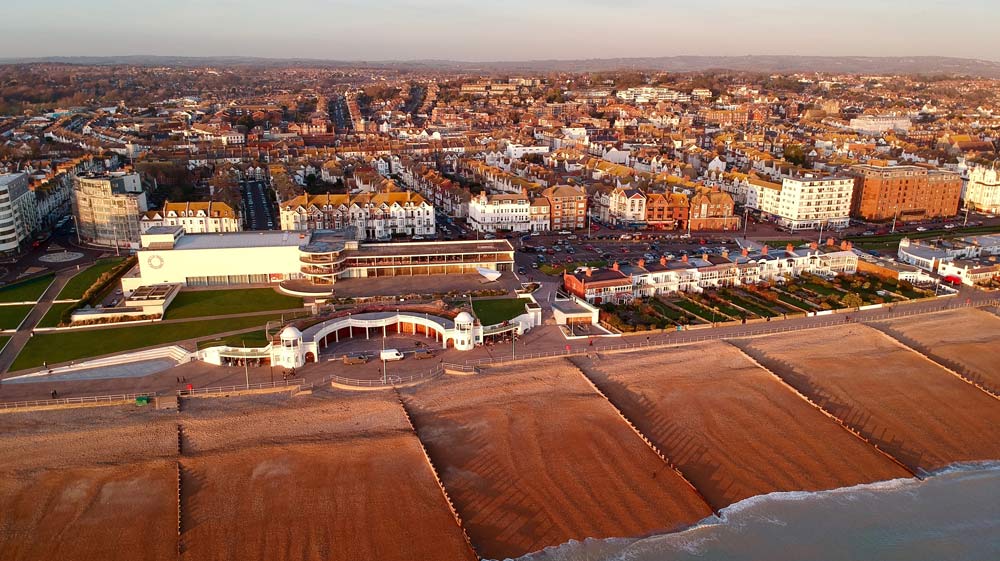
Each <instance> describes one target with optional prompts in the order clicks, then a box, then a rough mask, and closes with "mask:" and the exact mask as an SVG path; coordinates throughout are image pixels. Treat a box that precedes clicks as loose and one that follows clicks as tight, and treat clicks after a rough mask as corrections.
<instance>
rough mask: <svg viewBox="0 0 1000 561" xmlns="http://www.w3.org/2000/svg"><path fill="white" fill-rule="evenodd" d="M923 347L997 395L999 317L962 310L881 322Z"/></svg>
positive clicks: (999, 378) (999, 339)
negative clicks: (953, 364) (952, 363)
mask: <svg viewBox="0 0 1000 561" xmlns="http://www.w3.org/2000/svg"><path fill="white" fill-rule="evenodd" d="M883 325H886V326H888V327H889V329H890V331H891V332H898V333H901V334H902V335H903V336H904V337H907V338H909V339H913V340H915V341H917V342H918V343H920V344H921V345H923V346H925V347H927V348H928V349H930V350H931V352H932V353H933V354H935V355H937V356H940V357H942V358H944V359H945V360H946V361H950V362H954V363H955V364H956V365H957V366H958V367H959V368H958V371H959V372H961V373H963V374H965V375H968V377H969V378H970V379H972V380H974V381H976V382H977V383H980V384H982V385H983V386H984V387H985V388H987V389H989V390H990V391H992V392H993V393H995V394H1000V317H997V316H996V315H994V314H992V313H990V312H987V311H985V310H977V309H975V308H966V309H960V310H952V311H948V312H938V313H936V314H925V315H921V316H917V317H912V318H906V319H899V320H893V321H887V322H883Z"/></svg>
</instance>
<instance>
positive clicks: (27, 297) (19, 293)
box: [0, 273, 55, 302]
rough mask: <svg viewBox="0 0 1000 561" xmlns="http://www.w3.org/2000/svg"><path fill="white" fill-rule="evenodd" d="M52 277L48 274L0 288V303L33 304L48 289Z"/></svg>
mask: <svg viewBox="0 0 1000 561" xmlns="http://www.w3.org/2000/svg"><path fill="white" fill-rule="evenodd" d="M54 276H55V275H53V274H51V273H49V274H47V275H42V276H40V277H37V278H33V279H31V280H26V281H21V282H16V283H14V284H9V285H7V286H5V287H3V288H0V302H35V301H37V300H38V299H39V298H40V297H41V296H42V293H43V292H45V289H46V288H48V287H49V284H50V283H51V282H52V278H53V277H54Z"/></svg>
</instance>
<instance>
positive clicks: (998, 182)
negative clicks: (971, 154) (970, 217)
mask: <svg viewBox="0 0 1000 561" xmlns="http://www.w3.org/2000/svg"><path fill="white" fill-rule="evenodd" d="M965 206H966V208H970V209H972V210H975V211H979V212H989V213H992V214H997V213H1000V171H998V170H997V169H996V168H985V167H975V168H972V169H971V170H969V182H968V183H967V184H966V185H965Z"/></svg>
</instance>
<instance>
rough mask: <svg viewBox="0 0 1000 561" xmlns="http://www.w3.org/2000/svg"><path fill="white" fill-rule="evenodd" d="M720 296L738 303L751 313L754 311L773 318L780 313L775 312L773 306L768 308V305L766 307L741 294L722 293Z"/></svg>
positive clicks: (763, 316) (764, 316) (759, 314)
mask: <svg viewBox="0 0 1000 561" xmlns="http://www.w3.org/2000/svg"><path fill="white" fill-rule="evenodd" d="M720 296H722V297H723V298H725V299H726V300H729V301H730V302H732V303H733V304H736V305H737V306H739V307H741V308H743V309H744V310H746V311H748V312H750V313H753V314H757V315H758V316H760V317H762V318H766V317H772V318H773V317H775V316H777V315H778V312H775V311H774V310H772V309H771V308H768V307H766V306H764V305H762V304H758V303H757V302H755V301H754V300H751V299H749V298H745V297H742V296H739V295H737V294H727V295H720Z"/></svg>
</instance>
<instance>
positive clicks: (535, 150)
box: [506, 142, 549, 160]
mask: <svg viewBox="0 0 1000 561" xmlns="http://www.w3.org/2000/svg"><path fill="white" fill-rule="evenodd" d="M548 153H549V147H548V146H525V145H523V144H515V143H513V142H512V143H510V144H508V145H507V152H506V154H507V157H508V158H511V159H514V160H520V159H521V158H523V157H524V156H526V155H528V154H548Z"/></svg>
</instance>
